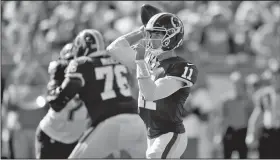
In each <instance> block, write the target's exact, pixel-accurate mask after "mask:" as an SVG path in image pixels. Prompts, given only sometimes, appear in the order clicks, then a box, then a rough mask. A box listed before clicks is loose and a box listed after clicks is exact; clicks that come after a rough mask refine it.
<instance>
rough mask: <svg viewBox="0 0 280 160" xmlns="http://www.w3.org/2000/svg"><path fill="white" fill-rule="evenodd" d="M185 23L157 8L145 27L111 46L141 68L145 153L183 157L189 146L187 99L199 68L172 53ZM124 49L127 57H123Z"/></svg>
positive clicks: (112, 52)
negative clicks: (145, 130)
mask: <svg viewBox="0 0 280 160" xmlns="http://www.w3.org/2000/svg"><path fill="white" fill-rule="evenodd" d="M183 28H184V26H183V23H182V21H181V20H180V19H179V18H178V17H177V16H175V15H174V14H171V13H165V12H163V13H158V14H156V15H154V16H153V17H152V18H151V19H150V20H149V21H148V23H147V25H146V27H141V28H140V29H139V30H136V31H133V32H131V33H128V34H126V35H124V36H122V37H119V38H118V39H116V40H115V41H114V42H113V43H112V44H111V45H110V46H108V47H107V51H108V53H109V54H110V55H112V56H113V57H116V58H117V59H121V61H122V62H123V63H124V64H125V65H127V66H128V67H132V68H133V67H136V69H137V79H138V85H139V90H140V91H139V97H138V107H139V111H140V116H141V118H142V119H143V120H144V122H145V124H146V128H147V132H148V148H147V151H146V158H163V159H164V158H180V157H181V155H182V154H183V152H184V151H185V149H186V147H187V134H186V131H185V127H184V125H183V122H182V118H183V115H182V114H183V111H184V107H183V105H184V103H185V101H186V99H187V98H188V95H189V92H190V87H192V86H193V85H194V84H195V82H196V79H197V74H198V70H197V68H196V66H195V65H194V64H193V63H191V62H188V61H186V60H184V59H183V58H180V57H178V56H176V54H175V53H174V49H175V48H177V47H178V46H180V45H181V44H182V42H183V35H184V29H183ZM124 53H125V54H127V56H126V58H122V56H123V54H124ZM130 57H136V58H134V59H128V58H130ZM131 61H132V62H131ZM133 63H134V64H133ZM135 64H136V65H135Z"/></svg>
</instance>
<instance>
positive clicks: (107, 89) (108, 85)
mask: <svg viewBox="0 0 280 160" xmlns="http://www.w3.org/2000/svg"><path fill="white" fill-rule="evenodd" d="M127 72H128V71H127V69H126V68H125V66H123V65H116V66H104V67H98V68H95V77H96V79H97V80H102V79H105V86H104V91H103V92H102V93H101V98H102V100H108V99H112V98H116V97H117V95H116V92H115V91H114V89H113V83H114V78H116V82H117V85H118V88H119V89H120V93H121V94H122V95H123V96H125V97H128V96H131V92H130V89H129V87H128V80H127V78H126V77H124V76H123V75H122V73H125V74H126V73H127Z"/></svg>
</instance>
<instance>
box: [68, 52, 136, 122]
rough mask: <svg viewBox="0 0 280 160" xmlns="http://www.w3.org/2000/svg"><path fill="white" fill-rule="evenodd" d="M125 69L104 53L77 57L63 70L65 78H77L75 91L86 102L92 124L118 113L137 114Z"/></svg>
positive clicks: (127, 73)
mask: <svg viewBox="0 0 280 160" xmlns="http://www.w3.org/2000/svg"><path fill="white" fill-rule="evenodd" d="M129 75H130V74H129V72H128V70H127V68H126V67H125V66H124V65H122V64H120V63H118V62H116V61H114V60H113V59H112V58H111V57H109V56H107V55H102V56H99V57H85V56H84V57H79V58H77V59H74V60H72V61H71V62H70V64H69V65H68V68H67V69H66V74H65V76H66V77H69V78H70V79H73V80H75V79H78V80H79V81H80V82H81V83H82V87H81V88H79V89H78V90H77V93H78V94H79V96H80V99H81V100H82V101H83V102H84V103H85V106H86V108H87V110H88V113H89V115H90V117H91V119H92V123H93V126H95V125H97V124H98V123H99V122H102V121H103V120H105V119H107V118H110V117H112V116H115V115H117V114H120V113H133V112H134V113H137V102H136V101H135V100H134V99H133V98H132V95H131V90H130V86H129V84H128V76H129Z"/></svg>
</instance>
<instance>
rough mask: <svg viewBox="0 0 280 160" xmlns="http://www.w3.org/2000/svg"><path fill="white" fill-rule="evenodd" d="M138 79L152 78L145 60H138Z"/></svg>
mask: <svg viewBox="0 0 280 160" xmlns="http://www.w3.org/2000/svg"><path fill="white" fill-rule="evenodd" d="M135 63H136V66H137V79H144V78H150V76H151V74H150V70H149V66H148V64H147V63H146V62H145V61H144V60H136V61H135Z"/></svg>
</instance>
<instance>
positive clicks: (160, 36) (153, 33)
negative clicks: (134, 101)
mask: <svg viewBox="0 0 280 160" xmlns="http://www.w3.org/2000/svg"><path fill="white" fill-rule="evenodd" d="M179 32H180V27H174V28H170V29H168V30H167V29H166V28H164V27H154V28H152V29H146V38H145V40H146V52H147V53H150V54H153V55H154V56H159V55H160V54H162V53H163V52H165V51H169V50H168V49H167V48H168V46H169V45H170V41H171V40H170V39H171V38H172V37H174V36H175V35H176V34H177V33H179ZM153 37H155V38H153ZM156 41H159V42H156ZM154 43H156V44H154ZM157 43H158V44H157Z"/></svg>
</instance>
